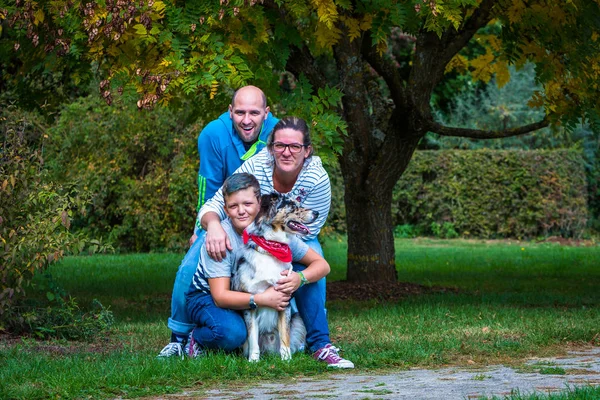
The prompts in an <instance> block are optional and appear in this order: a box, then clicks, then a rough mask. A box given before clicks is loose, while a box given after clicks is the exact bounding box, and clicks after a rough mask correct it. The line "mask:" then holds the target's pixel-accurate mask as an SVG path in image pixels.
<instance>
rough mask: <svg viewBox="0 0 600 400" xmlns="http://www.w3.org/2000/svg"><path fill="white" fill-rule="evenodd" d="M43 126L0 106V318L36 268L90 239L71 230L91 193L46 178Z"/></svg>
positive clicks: (31, 117) (29, 116)
mask: <svg viewBox="0 0 600 400" xmlns="http://www.w3.org/2000/svg"><path fill="white" fill-rule="evenodd" d="M44 129H45V127H44V124H43V122H42V120H41V118H39V117H38V116H37V115H35V114H30V113H25V112H22V111H19V110H17V109H15V108H13V107H4V108H2V111H0V133H1V134H2V136H3V142H2V153H1V154H0V241H1V243H2V246H0V319H5V317H4V314H5V311H6V310H7V309H9V307H11V306H12V305H13V304H15V302H16V301H17V300H18V299H19V298H22V296H23V295H24V293H25V288H26V287H27V286H28V285H29V283H30V281H31V279H32V278H33V276H34V274H35V273H37V272H40V271H43V270H44V269H45V268H46V267H47V266H48V265H49V264H50V263H51V262H53V261H56V260H58V259H59V258H60V257H62V256H63V255H64V254H65V253H66V252H69V251H70V252H75V253H77V252H79V251H81V250H82V249H84V248H85V247H86V246H87V245H89V244H90V241H89V240H88V239H87V238H86V237H85V236H83V235H80V234H73V233H71V232H70V231H69V228H70V225H71V219H72V218H73V216H74V215H76V213H77V212H79V211H81V210H82V209H84V207H85V205H86V203H87V201H88V199H89V196H87V194H86V193H85V192H83V191H80V190H78V189H77V188H75V187H74V186H72V185H59V184H56V183H53V182H51V181H49V180H47V174H46V173H45V170H44V168H43V164H44V162H43V161H44V160H43V158H42V151H41V149H42V147H43V143H44V140H45V135H44ZM95 245H96V246H98V245H99V243H98V242H96V243H95Z"/></svg>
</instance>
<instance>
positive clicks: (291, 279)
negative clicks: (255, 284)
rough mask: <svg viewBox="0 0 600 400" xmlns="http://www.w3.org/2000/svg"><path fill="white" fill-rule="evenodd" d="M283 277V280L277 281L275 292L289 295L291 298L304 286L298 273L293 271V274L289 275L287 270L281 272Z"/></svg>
mask: <svg viewBox="0 0 600 400" xmlns="http://www.w3.org/2000/svg"><path fill="white" fill-rule="evenodd" d="M281 275H283V278H281V279H280V280H278V281H277V284H276V285H275V290H277V291H279V292H283V293H287V294H289V295H290V296H291V295H292V294H293V293H294V292H295V291H296V290H298V288H299V287H300V286H302V280H301V279H300V275H298V273H297V272H294V271H292V273H291V274H289V275H288V270H287V269H286V270H285V271H281Z"/></svg>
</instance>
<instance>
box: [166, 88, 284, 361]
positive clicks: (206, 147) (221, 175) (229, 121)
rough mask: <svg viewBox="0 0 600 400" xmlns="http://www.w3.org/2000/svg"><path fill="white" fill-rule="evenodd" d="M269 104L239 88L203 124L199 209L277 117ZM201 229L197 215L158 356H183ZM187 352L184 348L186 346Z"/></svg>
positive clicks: (255, 90)
mask: <svg viewBox="0 0 600 400" xmlns="http://www.w3.org/2000/svg"><path fill="white" fill-rule="evenodd" d="M277 121H278V119H277V118H275V117H274V116H273V115H272V114H271V113H270V110H269V107H268V106H267V98H266V96H265V94H264V93H263V91H262V90H260V89H259V88H257V87H256V86H244V87H242V88H240V89H238V90H237V91H236V92H235V94H234V95H233V98H232V99H231V104H230V105H229V111H227V112H225V113H224V114H222V115H221V116H220V117H219V118H217V119H216V120H214V121H212V122H210V123H209V124H208V125H206V126H205V127H204V129H203V130H202V132H200V136H199V137H198V154H199V156H200V168H199V171H198V191H199V196H198V210H200V207H202V205H203V204H204V203H205V202H206V201H207V200H209V199H210V198H211V197H212V196H213V195H214V194H215V192H216V191H217V190H219V188H220V187H221V185H222V184H223V182H224V181H225V179H226V178H227V177H228V176H229V175H231V174H233V172H234V171H235V170H236V169H238V167H239V166H240V165H242V164H243V163H244V161H246V160H247V159H249V158H250V157H252V156H253V155H254V154H256V153H258V152H259V151H260V150H261V149H262V148H263V147H265V145H266V142H267V137H268V136H269V133H271V130H272V129H273V126H275V124H276V123H277ZM204 236H205V231H203V230H202V227H201V226H200V221H198V220H196V225H195V227H194V234H193V235H192V237H191V238H190V245H191V247H190V249H189V250H188V252H187V254H186V255H185V257H184V258H183V260H182V262H181V265H180V266H179V270H178V271H177V276H176V277H175V284H174V285H173V293H172V295H171V317H170V318H169V321H168V326H169V329H171V332H172V333H171V342H170V343H169V344H167V345H166V346H165V347H164V348H163V349H162V350H161V352H160V353H159V355H158V357H159V358H164V357H172V356H178V357H183V354H184V347H185V345H186V340H187V338H188V335H189V333H190V332H191V331H192V329H193V328H194V327H195V325H194V324H193V323H191V322H190V321H189V318H188V316H187V313H186V309H185V292H186V291H187V290H188V288H189V286H190V282H191V281H192V277H193V275H194V272H195V271H196V267H197V265H198V259H199V257H200V248H201V247H202V244H203V243H204ZM185 353H187V352H185Z"/></svg>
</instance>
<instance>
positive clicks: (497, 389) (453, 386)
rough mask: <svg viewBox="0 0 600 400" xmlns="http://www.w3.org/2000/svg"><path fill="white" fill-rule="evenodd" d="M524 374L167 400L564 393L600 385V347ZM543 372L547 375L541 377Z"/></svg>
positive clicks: (330, 382)
mask: <svg viewBox="0 0 600 400" xmlns="http://www.w3.org/2000/svg"><path fill="white" fill-rule="evenodd" d="M526 365H527V366H528V367H531V368H525V369H526V370H531V371H534V372H518V371H516V370H515V369H512V368H510V367H506V366H501V365H495V366H488V367H486V368H482V369H477V370H475V369H461V368H458V367H453V368H442V369H437V370H423V369H414V370H408V371H400V372H396V373H391V374H382V375H367V374H364V373H360V369H358V370H355V371H352V372H342V373H335V374H330V375H328V376H327V379H325V380H317V379H312V378H302V379H298V380H295V381H291V382H287V383H264V384H260V385H256V386H252V387H243V388H231V387H226V386H223V387H220V388H219V387H218V388H212V389H211V390H203V391H190V392H186V393H179V394H177V395H169V396H165V397H163V398H164V399H173V398H185V399H190V398H194V399H199V398H207V399H261V400H262V399H323V398H331V399H357V398H358V399H374V398H377V399H411V400H416V399H436V400H437V399H444V400H453V399H457V400H458V399H460V400H462V399H478V398H480V397H481V396H489V397H491V396H498V397H500V398H502V397H504V396H507V395H510V394H511V392H518V393H520V394H528V393H532V392H538V393H546V394H547V393H551V392H558V391H562V390H565V389H567V388H568V387H573V386H584V385H592V386H597V385H600V347H596V348H592V349H590V350H587V351H577V352H571V353H569V354H568V356H566V357H563V358H539V359H532V360H530V361H528V362H527V363H526ZM540 369H542V370H543V372H545V373H540V372H539V371H540Z"/></svg>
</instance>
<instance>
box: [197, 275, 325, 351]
mask: <svg viewBox="0 0 600 400" xmlns="http://www.w3.org/2000/svg"><path fill="white" fill-rule="evenodd" d="M298 268H300V269H299V270H302V269H304V268H305V267H304V266H302V267H298ZM294 269H296V268H294ZM185 297H186V299H187V312H188V314H189V316H190V320H191V321H192V323H193V326H194V327H195V329H194V333H193V335H194V339H195V340H196V341H197V342H198V343H199V344H200V345H201V346H202V347H204V348H209V349H221V350H225V351H232V350H235V349H237V348H239V347H241V346H242V345H243V344H244V342H245V341H246V336H247V331H246V324H245V322H244V317H243V316H242V311H235V310H229V309H225V308H220V307H218V306H217V305H215V302H214V300H213V298H212V296H211V295H210V294H208V293H202V292H199V291H196V290H192V291H190V292H189V293H186V296H185ZM294 299H295V300H296V305H297V306H298V312H299V313H300V317H301V318H302V320H303V321H304V323H305V326H306V344H307V345H308V349H309V350H310V352H311V353H314V352H315V351H317V350H319V349H320V348H322V347H324V346H325V345H326V344H327V343H330V340H329V325H328V324H327V317H326V315H325V304H324V303H323V296H322V295H321V289H320V287H319V286H318V284H317V283H312V284H308V285H304V286H302V287H301V288H299V289H298V290H297V291H296V293H294Z"/></svg>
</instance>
